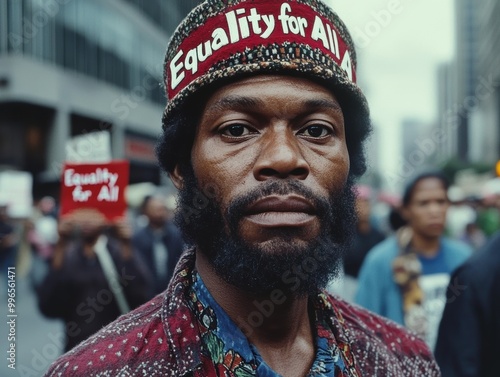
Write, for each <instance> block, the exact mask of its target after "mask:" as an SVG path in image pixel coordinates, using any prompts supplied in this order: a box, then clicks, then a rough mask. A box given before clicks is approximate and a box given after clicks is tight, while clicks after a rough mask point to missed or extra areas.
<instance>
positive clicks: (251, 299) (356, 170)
mask: <svg viewBox="0 0 500 377" xmlns="http://www.w3.org/2000/svg"><path fill="white" fill-rule="evenodd" d="M355 68H356V54H355V51H354V47H353V43H352V40H351V38H350V36H349V34H348V32H347V29H346V27H345V25H344V24H343V23H342V21H341V20H340V19H339V18H338V16H337V15H336V14H335V13H334V12H333V11H332V10H331V9H330V8H328V7H327V6H326V5H325V4H323V3H322V2H321V1H318V0H288V1H284V0H279V1H277V0H247V1H245V0H226V1H221V0H207V1H205V2H204V3H202V4H201V5H200V6H198V7H197V8H196V9H195V10H193V11H192V12H191V13H190V15H189V16H188V17H187V18H186V20H185V21H184V22H183V23H182V24H181V25H180V26H179V27H178V28H177V30H176V32H175V33H174V35H173V37H172V40H171V42H170V44H169V47H168V50H167V54H166V58H165V85H166V89H167V97H168V104H167V107H166V109H165V113H164V118H163V127H164V132H163V135H162V137H161V140H160V143H159V147H158V150H157V152H158V157H159V160H160V163H161V164H162V166H163V167H164V169H165V170H166V171H167V172H168V173H169V175H170V177H171V178H172V180H173V182H174V184H175V185H176V186H177V187H178V188H179V204H180V206H179V211H178V213H177V215H176V217H177V223H178V225H179V226H180V228H181V230H182V232H183V234H184V236H185V238H186V240H187V241H189V242H190V244H191V247H190V248H189V249H188V250H187V251H186V252H185V253H184V254H183V256H182V257H181V259H180V261H179V263H178V265H177V267H176V271H175V273H174V277H173V279H172V280H171V282H170V284H169V287H168V289H167V291H166V292H165V293H164V294H163V295H160V296H158V297H157V298H155V299H154V300H152V301H150V302H149V303H148V304H147V305H144V306H143V307H141V308H140V309H138V310H136V311H134V312H132V313H131V314H130V315H127V316H125V317H122V318H121V319H120V320H118V321H117V322H115V323H114V324H112V325H110V326H108V327H106V328H104V329H103V330H102V331H101V332H100V333H99V334H97V335H96V336H95V337H93V338H91V339H90V340H88V341H86V342H84V343H82V344H81V345H80V346H79V347H77V348H76V349H75V350H73V351H72V352H71V353H69V354H67V355H65V356H63V357H62V358H61V359H59V360H58V361H57V362H56V363H55V364H54V365H52V367H51V369H50V371H49V373H48V375H54V376H55V375H74V373H75V372H74V371H75V370H76V371H79V370H82V371H83V370H85V375H147V376H157V375H158V376H159V375H161V376H200V377H201V376H374V375H384V376H413V375H418V376H420V375H422V376H439V371H438V369H437V366H436V364H435V361H434V360H433V358H432V355H431V354H430V352H429V350H428V349H427V347H426V346H425V345H424V343H423V342H422V341H421V340H418V339H416V338H414V337H413V336H412V335H411V334H408V333H407V332H406V331H405V330H404V329H403V328H402V327H400V326H398V325H396V324H393V323H391V322H389V321H388V320H385V319H383V318H381V317H378V316H376V315H374V314H371V313H369V312H367V311H365V310H363V309H361V308H358V307H354V306H351V305H349V304H348V303H346V302H344V301H342V300H340V299H337V298H334V297H332V296H329V295H328V294H327V293H325V292H324V291H323V288H324V287H325V285H326V283H327V282H328V280H329V279H330V278H332V277H334V276H335V274H336V272H337V270H338V267H339V264H340V263H341V258H342V253H343V251H344V250H345V249H346V248H347V246H348V244H349V240H350V235H351V233H352V230H353V228H354V210H353V207H354V195H353V194H352V184H353V181H354V179H355V178H357V177H359V176H360V175H361V174H362V173H363V172H364V170H365V161H364V156H363V141H364V139H365V138H366V136H367V135H368V134H369V132H370V124H369V115H368V107H367V104H366V100H365V98H364V96H363V94H362V93H361V91H360V89H359V88H358V86H357V85H356V84H355V78H356V73H355Z"/></svg>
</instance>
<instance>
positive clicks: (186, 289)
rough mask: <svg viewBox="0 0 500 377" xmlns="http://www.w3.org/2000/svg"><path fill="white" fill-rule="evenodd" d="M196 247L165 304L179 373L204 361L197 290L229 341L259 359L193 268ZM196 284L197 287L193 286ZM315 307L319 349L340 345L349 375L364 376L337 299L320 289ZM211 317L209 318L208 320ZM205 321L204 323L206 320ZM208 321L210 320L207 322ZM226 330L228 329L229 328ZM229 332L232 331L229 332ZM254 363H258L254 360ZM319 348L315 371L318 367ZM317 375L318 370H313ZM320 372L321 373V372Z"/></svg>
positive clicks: (187, 253) (164, 316)
mask: <svg viewBox="0 0 500 377" xmlns="http://www.w3.org/2000/svg"><path fill="white" fill-rule="evenodd" d="M194 262H195V251H194V249H189V250H187V251H185V252H184V253H183V255H182V256H181V258H180V260H179V263H178V264H177V267H176V270H175V272H174V277H173V278H172V281H171V282H170V284H169V287H168V288H167V291H166V293H165V295H164V301H163V308H162V321H163V326H164V330H165V332H166V334H167V339H169V342H170V348H171V350H172V353H173V355H174V357H175V359H176V362H177V366H178V371H179V375H180V376H183V375H185V374H187V373H191V372H194V371H195V370H196V369H198V368H200V367H201V365H202V360H201V357H200V356H201V351H202V347H203V342H202V340H201V329H200V327H199V326H200V325H199V323H198V318H197V317H196V314H195V308H193V302H195V301H194V300H193V297H192V295H193V294H197V295H199V296H200V298H201V299H202V300H204V301H205V303H206V304H208V305H209V306H211V307H212V308H213V311H214V315H215V316H216V317H217V320H218V321H219V322H220V324H221V325H222V328H223V329H224V331H222V332H221V333H220V335H221V336H222V337H223V339H224V341H225V342H226V344H232V341H233V340H234V341H235V346H237V347H238V348H237V349H238V352H239V354H240V355H241V356H242V357H243V358H244V359H245V361H247V362H249V363H252V364H254V363H255V362H259V361H260V360H257V359H258V354H257V357H256V353H255V352H256V350H255V348H253V347H252V346H251V345H250V344H249V343H248V341H247V339H246V337H245V336H244V334H243V333H242V332H241V330H240V329H239V328H238V326H236V324H234V322H232V320H231V319H230V318H229V316H228V315H227V314H226V313H225V312H224V310H223V309H222V308H221V307H220V306H219V305H218V304H217V302H216V301H215V299H213V297H212V296H211V294H210V293H209V292H208V289H207V288H206V287H205V285H204V284H203V282H202V280H201V278H199V277H198V276H197V273H196V272H194ZM193 287H195V289H193ZM312 305H313V309H314V311H315V313H316V316H317V318H316V319H317V320H318V321H317V322H319V323H320V325H319V326H318V327H317V334H316V336H317V339H318V341H317V351H318V350H319V351H321V352H322V351H324V350H327V349H328V350H330V349H332V348H336V349H338V351H339V352H338V353H337V354H338V357H339V358H341V360H340V361H339V362H340V363H342V364H344V367H345V368H346V373H347V374H346V375H348V376H352V377H357V376H361V374H360V373H359V370H358V368H357V366H356V365H355V362H354V355H353V353H352V351H351V348H350V340H349V338H348V336H347V334H346V333H345V331H344V323H345V320H344V318H343V317H342V315H341V314H340V312H339V311H338V310H337V309H336V307H335V302H334V300H333V299H332V298H331V297H329V296H328V295H327V294H325V293H319V294H318V295H317V296H315V297H314V298H313V300H312ZM209 320H210V319H209V318H207V321H209ZM203 325H205V323H204V322H203ZM206 325H209V323H206ZM226 331H227V332H226ZM228 334H231V335H230V336H229V335H228ZM254 365H255V364H254ZM320 365H321V363H318V352H317V353H316V358H315V362H314V363H313V367H312V371H313V372H314V369H315V368H318V367H319V366H320ZM311 375H313V376H314V375H315V374H311ZM320 375H321V374H320Z"/></svg>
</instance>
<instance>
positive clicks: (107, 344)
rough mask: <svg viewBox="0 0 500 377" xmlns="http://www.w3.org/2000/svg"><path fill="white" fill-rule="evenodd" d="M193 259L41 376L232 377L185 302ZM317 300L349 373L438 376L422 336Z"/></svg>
mask: <svg viewBox="0 0 500 377" xmlns="http://www.w3.org/2000/svg"><path fill="white" fill-rule="evenodd" d="M194 260H195V254H194V251H193V250H188V251H186V252H185V253H184V254H183V256H182V257H181V260H180V261H179V264H178V265H177V268H176V272H175V276H174V278H173V279H172V281H171V283H170V285H169V287H168V289H167V290H166V292H164V293H162V294H161V295H158V296H157V297H155V298H154V299H152V300H151V301H149V302H148V303H146V304H144V305H143V306H141V307H139V308H137V309H136V310H134V311H132V312H130V313H128V314H126V315H124V316H121V317H120V318H118V319H117V320H116V321H115V322H113V323H111V324H109V325H108V326H106V327H105V328H103V329H102V330H101V331H99V332H98V333H97V334H95V335H93V336H92V337H90V338H89V339H87V340H86V341H84V342H82V343H81V344H80V345H78V346H77V347H75V348H74V349H73V350H71V351H70V352H68V353H67V354H65V355H63V356H61V357H60V358H59V359H58V360H56V361H55V362H54V364H53V365H52V366H51V367H50V369H49V371H48V372H47V374H46V376H176V377H178V376H195V377H212V376H213V377H220V376H227V377H230V376H231V377H233V376H234V377H237V376H238V373H237V372H236V371H234V370H232V369H231V368H230V366H226V365H225V364H224V363H225V361H226V360H224V361H223V362H222V363H221V364H220V365H219V364H218V365H216V364H214V362H213V361H212V360H211V358H210V357H206V356H205V355H206V352H203V351H204V350H203V343H202V339H201V332H200V331H201V330H200V329H201V327H200V326H201V324H200V323H199V321H198V319H197V317H196V314H195V313H194V312H193V310H192V309H191V307H192V305H191V306H190V305H189V300H190V297H189V296H190V295H189V293H190V292H191V284H192V271H193V268H194ZM318 299H319V300H318V302H321V303H322V305H323V309H324V310H325V311H326V312H328V313H330V315H329V319H328V323H329V329H328V331H330V332H331V334H332V335H333V338H334V339H335V341H336V343H337V345H338V347H339V349H340V350H341V352H342V357H343V358H344V360H345V362H346V365H349V374H348V376H349V377H360V376H370V377H371V376H385V377H391V376H393V377H403V376H419V377H420V376H422V377H438V376H440V372H439V369H438V367H437V365H436V363H435V361H434V359H433V357H432V354H431V353H430V351H429V349H428V348H427V346H426V345H425V343H424V342H423V341H422V340H420V339H419V338H417V337H415V336H414V335H413V334H411V333H409V332H407V331H406V330H405V329H404V328H402V327H401V326H399V325H397V324H395V323H393V322H391V321H389V320H387V319H384V318H382V317H380V316H377V315H375V314H373V313H370V312H368V311H366V310H364V309H362V308H360V307H357V306H353V305H350V304H348V303H346V302H345V301H342V300H339V299H338V298H334V297H332V296H330V295H328V294H326V293H321V294H320V295H319V296H318ZM323 331H325V330H323Z"/></svg>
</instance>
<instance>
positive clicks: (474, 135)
mask: <svg viewBox="0 0 500 377" xmlns="http://www.w3.org/2000/svg"><path fill="white" fill-rule="evenodd" d="M474 5H475V7H476V14H477V23H478V39H477V44H476V49H475V51H474V54H475V59H476V61H477V78H476V81H475V82H474V87H473V92H472V93H471V95H472V99H470V100H469V102H470V106H471V107H472V108H473V109H472V111H471V113H472V116H471V121H470V129H469V136H470V143H471V145H470V154H469V156H470V159H471V160H472V161H475V162H485V163H489V164H493V163H494V162H496V161H497V160H499V159H500V23H499V22H498V20H499V19H500V2H498V1H497V0H483V1H480V2H478V3H475V4H474Z"/></svg>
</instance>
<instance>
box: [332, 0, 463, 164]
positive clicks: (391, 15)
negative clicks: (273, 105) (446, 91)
mask: <svg viewBox="0 0 500 377" xmlns="http://www.w3.org/2000/svg"><path fill="white" fill-rule="evenodd" d="M329 4H330V5H331V7H332V8H333V9H334V10H335V11H336V12H337V13H338V14H339V16H340V17H341V18H342V19H343V20H344V22H345V23H346V24H347V26H348V28H349V30H350V31H351V34H352V35H353V38H354V40H355V42H356V43H357V50H358V60H359V67H358V77H359V81H358V82H359V84H360V85H361V87H362V88H363V89H364V90H365V93H366V95H367V98H368V102H369V104H370V110H371V113H372V119H373V121H374V123H375V126H376V132H377V133H378V139H379V151H380V155H381V156H380V158H381V167H382V168H383V169H384V170H385V172H386V173H385V174H389V173H390V172H397V171H398V169H399V168H400V166H399V165H400V162H399V160H398V159H397V157H399V155H400V151H399V148H400V145H401V138H400V129H401V122H402V120H403V119H405V118H410V119H417V120H422V121H423V122H426V123H434V122H435V121H436V118H437V81H436V80H437V75H436V71H437V67H438V65H439V64H440V63H443V62H446V61H449V60H451V59H452V58H453V55H454V49H455V48H454V45H455V42H454V7H453V0H369V1H367V0H365V1H356V0H329Z"/></svg>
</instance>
